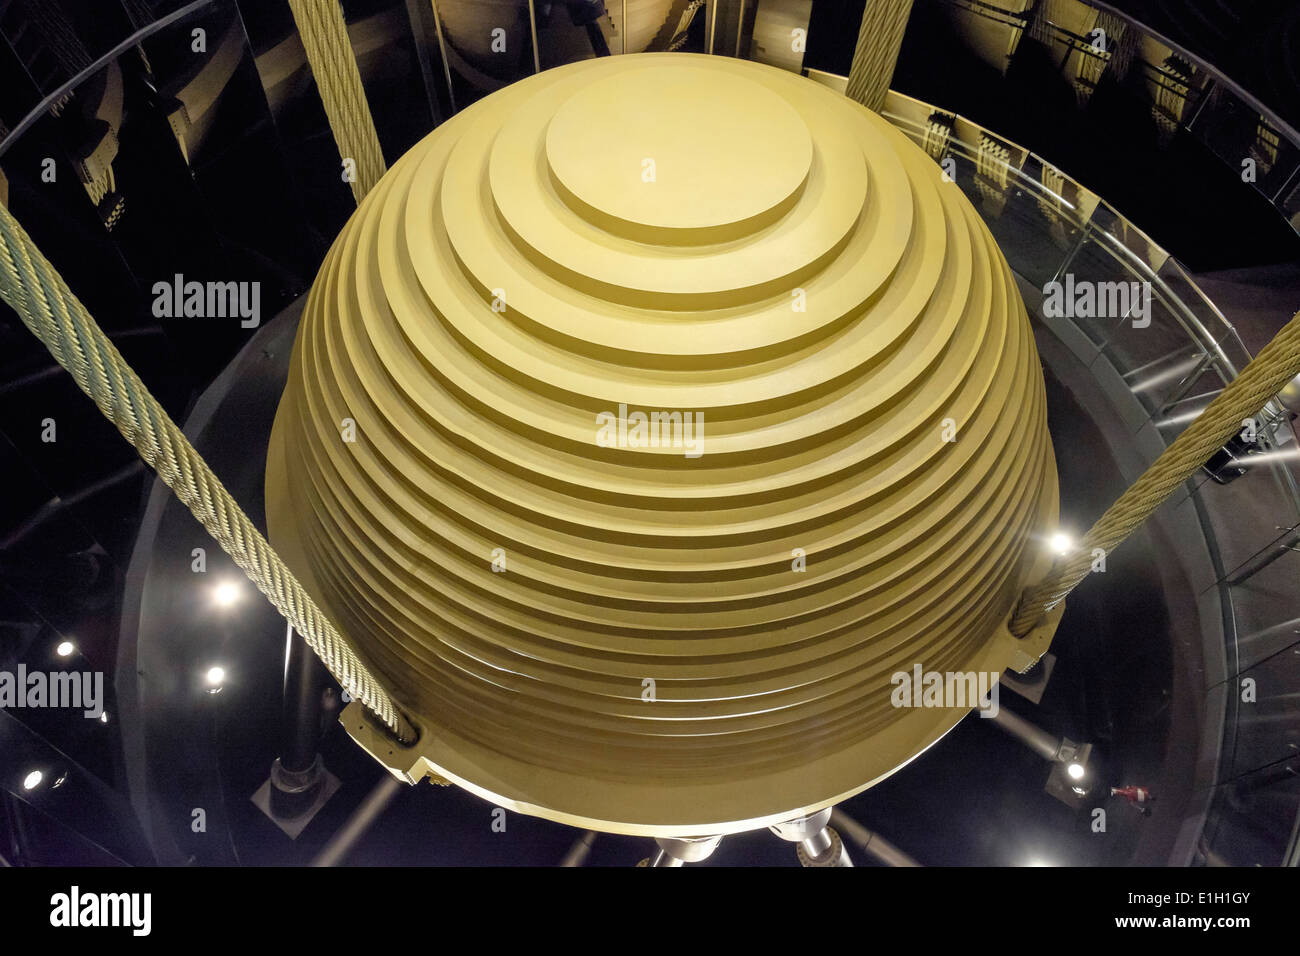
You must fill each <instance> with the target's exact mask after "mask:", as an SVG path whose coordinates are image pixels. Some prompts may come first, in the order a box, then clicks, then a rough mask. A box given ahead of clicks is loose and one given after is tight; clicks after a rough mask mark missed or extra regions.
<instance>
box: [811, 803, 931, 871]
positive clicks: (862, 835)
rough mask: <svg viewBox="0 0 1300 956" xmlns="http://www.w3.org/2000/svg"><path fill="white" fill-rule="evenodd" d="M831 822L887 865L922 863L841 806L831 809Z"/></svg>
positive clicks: (868, 853)
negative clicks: (854, 817) (845, 811)
mask: <svg viewBox="0 0 1300 956" xmlns="http://www.w3.org/2000/svg"><path fill="white" fill-rule="evenodd" d="M831 823H832V824H834V826H835V828H836V829H837V830H838V831H839V832H841V833H843V834H844V835H845V836H847V837H848V838H849V839H850V840H852V841H853V842H854V843H856V844H857V845H858V849H860V850H861V851H862V852H863V853H865V854H867V856H869V857H871V858H872V859H874V860H876V861H877V862H880V863H883V864H884V865H885V866H920V865H921V864H920V863H917V862H916V860H914V859H912V858H911V857H910V856H908V855H907V854H906V853H904V852H903V851H902V850H900V849H899V848H898V847H896V846H894V845H893V844H892V843H890V842H889V841H888V840H886V839H885V838H884V837H882V836H881V835H880V834H879V833H874V832H872V831H871V830H868V829H867V828H866V827H864V826H863V825H862V824H861V823H859V822H858V821H857V820H854V819H853V818H852V817H850V816H848V815H847V814H845V813H844V811H843V810H841V809H840V808H839V807H836V808H835V809H834V810H833V811H831Z"/></svg>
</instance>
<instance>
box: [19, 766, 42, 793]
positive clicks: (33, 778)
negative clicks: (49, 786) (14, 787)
mask: <svg viewBox="0 0 1300 956" xmlns="http://www.w3.org/2000/svg"><path fill="white" fill-rule="evenodd" d="M44 779H45V774H43V773H41V772H40V771H39V770H33V771H32V772H31V773H29V774H28V775H27V776H25V777H23V789H24V790H35V789H36V788H37V787H39V786H40V785H41V781H42V780H44Z"/></svg>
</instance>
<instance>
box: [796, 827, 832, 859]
mask: <svg viewBox="0 0 1300 956" xmlns="http://www.w3.org/2000/svg"><path fill="white" fill-rule="evenodd" d="M799 845H800V846H801V847H803V849H804V852H805V853H807V854H808V856H809V857H811V858H812V859H817V858H818V857H821V856H825V855H826V852H827V851H828V850H830V848H831V847H832V846H834V845H835V840H834V839H832V837H831V834H830V831H829V830H827V829H826V828H825V827H822V828H821V829H820V830H818V831H817V832H816V833H813V834H810V835H809V836H807V837H805V838H804V839H803V840H802V841H801V842H800V844H799Z"/></svg>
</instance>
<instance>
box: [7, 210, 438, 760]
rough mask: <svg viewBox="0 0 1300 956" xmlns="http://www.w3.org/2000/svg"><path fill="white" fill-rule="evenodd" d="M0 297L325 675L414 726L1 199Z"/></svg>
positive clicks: (391, 725)
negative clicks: (325, 670)
mask: <svg viewBox="0 0 1300 956" xmlns="http://www.w3.org/2000/svg"><path fill="white" fill-rule="evenodd" d="M0 299H3V300H4V301H5V302H6V303H7V304H8V305H9V306H10V307H11V308H12V309H13V310H14V311H15V312H17V313H18V315H19V317H20V318H21V319H22V321H23V324H24V325H26V326H27V327H28V328H29V329H31V331H32V333H33V334H34V335H35V336H36V337H37V338H38V339H40V340H41V342H43V343H44V344H45V347H46V348H48V349H49V350H50V354H51V355H53V356H54V358H55V359H56V360H57V361H58V363H59V364H60V365H62V366H63V367H64V368H65V369H67V370H68V372H69V373H70V374H71V375H72V377H73V379H74V380H75V381H76V383H77V384H78V385H79V386H80V387H81V390H82V391H84V392H85V393H86V394H87V395H89V396H90V397H91V399H93V400H94V402H95V404H96V405H98V406H99V409H100V411H102V412H103V413H104V415H105V416H106V417H107V418H108V419H109V421H111V422H112V423H113V424H114V425H116V426H117V429H118V431H120V432H121V433H122V435H123V437H125V438H126V440H127V441H129V442H130V443H131V444H132V445H134V446H135V448H136V450H137V451H138V452H139V453H140V457H141V458H143V459H144V460H145V461H146V462H147V463H148V464H149V465H150V466H151V467H152V468H153V469H154V471H155V472H157V473H158V477H159V478H161V479H162V480H163V481H164V482H166V484H167V486H168V487H170V488H171V489H172V491H173V492H175V494H176V497H177V498H179V499H180V500H181V502H182V503H184V504H185V506H186V507H188V508H189V509H190V511H191V512H193V513H194V517H196V518H197V519H198V520H199V523H200V524H202V525H203V527H204V528H206V529H207V531H208V533H209V534H211V535H212V537H213V538H214V539H215V540H216V541H217V542H218V543H219V544H220V545H221V547H222V549H223V550H225V552H226V553H227V554H229V555H230V557H231V558H233V559H234V561H235V563H236V564H237V565H238V566H239V567H240V568H241V569H243V571H244V573H245V574H247V575H248V578H249V580H251V581H252V582H253V583H254V584H255V585H257V588H258V590H259V591H261V592H262V593H263V594H265V595H266V596H267V598H268V599H269V600H270V602H271V603H272V604H273V605H274V606H275V608H276V610H278V611H279V612H280V613H281V614H282V615H284V617H285V619H286V620H288V621H289V622H290V623H292V624H293V626H294V629H295V630H297V632H298V633H299V634H301V635H302V636H303V639H304V640H305V641H306V642H307V645H308V646H309V647H311V649H312V650H313V651H315V652H316V654H317V655H319V656H320V658H321V660H322V661H324V662H325V666H326V667H327V668H328V669H329V671H330V673H331V674H333V675H334V677H335V678H336V679H337V680H338V681H339V683H341V684H342V685H343V687H344V689H346V690H347V691H348V692H349V693H350V694H351V695H352V696H353V697H355V698H357V699H358V700H360V701H361V702H362V703H363V704H364V705H365V707H366V708H368V709H369V710H370V711H371V712H373V713H374V714H375V716H376V717H378V718H379V720H381V721H382V722H383V724H384V725H385V726H386V727H387V728H388V729H389V730H390V731H391V732H392V733H393V734H394V735H395V736H396V737H397V738H398V740H400V741H402V742H404V743H409V742H411V741H413V740H414V739H415V736H416V735H415V731H414V730H413V729H412V727H411V725H410V723H409V722H408V721H407V720H406V718H405V717H404V716H402V714H401V713H400V711H398V709H397V708H396V706H395V705H394V704H393V701H392V699H391V698H390V697H389V696H388V694H387V692H386V691H385V690H384V688H383V687H382V686H381V685H380V683H379V681H378V680H376V679H375V677H374V676H373V675H372V674H371V673H370V671H369V669H368V668H367V667H366V666H365V664H363V663H362V662H361V661H360V660H359V659H358V657H357V656H356V653H355V652H354V651H353V650H352V648H351V647H350V646H349V645H348V642H347V640H346V639H345V638H344V637H343V635H342V634H340V633H339V631H338V629H337V628H336V627H335V626H334V625H333V624H332V623H331V622H330V620H329V619H328V618H327V617H326V616H325V614H324V612H322V611H321V609H320V608H319V607H318V606H317V605H316V603H315V602H314V601H313V600H312V599H311V597H310V596H309V595H308V594H307V592H306V591H305V590H304V589H303V587H302V585H301V584H300V583H299V581H298V579H297V578H295V577H294V575H293V572H291V571H290V570H289V569H288V567H286V566H285V564H284V562H283V561H282V560H281V559H280V557H279V555H277V554H276V553H275V551H274V550H272V548H271V546H270V544H268V543H267V541H266V539H265V538H264V537H263V536H262V534H261V533H260V532H259V531H258V530H257V528H256V527H255V526H254V525H253V522H252V521H251V520H250V519H249V517H248V516H247V515H246V514H245V513H244V512H243V510H242V509H241V508H240V507H239V505H238V504H237V503H236V502H235V500H234V498H232V497H231V495H230V492H228V491H227V490H226V489H225V487H224V486H223V485H222V484H221V482H220V480H218V478H217V476H216V475H215V474H213V472H212V469H211V468H209V467H208V464H207V462H205V461H204V460H203V458H202V457H201V456H200V455H199V453H198V451H196V450H195V448H194V446H193V445H191V444H190V442H189V440H188V439H187V438H186V437H185V435H184V434H183V433H182V432H181V430H180V428H178V427H177V425H176V423H175V422H174V421H172V419H171V417H170V416H169V415H168V414H167V412H166V411H165V410H164V409H163V407H162V406H161V405H159V404H158V401H157V399H155V398H154V397H153V395H151V394H150V392H149V389H148V388H147V387H146V386H145V384H144V383H143V382H142V381H141V380H140V378H139V376H137V375H136V373H135V372H134V371H133V370H132V368H131V367H130V365H128V364H127V362H126V360H125V359H124V358H123V357H122V355H121V353H119V352H118V350H117V347H116V346H114V345H113V343H112V342H111V341H109V339H108V336H106V335H105V334H104V331H103V329H101V328H100V327H99V325H98V324H97V323H96V322H95V320H94V319H93V318H92V317H91V315H90V313H89V312H87V311H86V308H85V306H83V305H82V304H81V301H80V300H79V299H78V298H77V297H76V296H75V295H74V294H73V293H72V290H71V289H70V288H68V285H67V283H66V282H64V280H63V278H62V276H60V275H59V273H58V271H57V270H56V269H55V268H54V266H53V265H52V264H51V263H50V262H49V260H47V259H46V258H45V257H44V256H43V255H41V253H40V250H38V249H37V248H36V246H35V244H34V243H33V242H32V239H31V237H30V236H29V235H28V234H27V232H26V231H25V230H24V229H23V227H22V226H21V225H20V224H19V223H18V221H17V220H16V219H14V217H13V215H12V214H11V213H10V212H9V210H8V209H6V208H5V207H4V206H3V205H0Z"/></svg>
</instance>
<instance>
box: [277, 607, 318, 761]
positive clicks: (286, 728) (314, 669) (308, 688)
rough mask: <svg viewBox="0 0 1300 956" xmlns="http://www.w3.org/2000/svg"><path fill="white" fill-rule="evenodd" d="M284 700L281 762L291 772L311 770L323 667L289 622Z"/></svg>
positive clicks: (316, 743) (316, 740)
mask: <svg viewBox="0 0 1300 956" xmlns="http://www.w3.org/2000/svg"><path fill="white" fill-rule="evenodd" d="M285 640H286V641H287V643H288V648H287V653H286V654H285V668H284V703H283V709H282V711H281V718H280V765H281V766H282V767H284V769H285V770H288V771H290V772H292V773H301V772H304V771H307V770H310V769H311V767H312V765H313V764H314V763H315V762H316V749H317V745H318V744H319V743H320V731H321V720H320V708H321V695H322V694H323V693H324V690H325V675H326V673H327V672H326V670H325V667H324V665H323V664H321V662H320V659H319V658H318V657H317V656H316V655H315V654H313V653H312V650H311V648H310V647H308V646H307V642H306V641H304V640H303V639H302V638H301V637H299V636H298V635H297V634H296V633H294V630H293V625H292V624H290V625H288V633H287V634H286V635H285Z"/></svg>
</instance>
